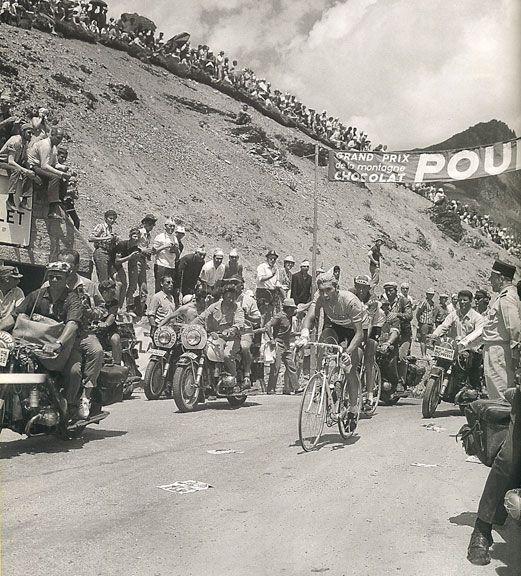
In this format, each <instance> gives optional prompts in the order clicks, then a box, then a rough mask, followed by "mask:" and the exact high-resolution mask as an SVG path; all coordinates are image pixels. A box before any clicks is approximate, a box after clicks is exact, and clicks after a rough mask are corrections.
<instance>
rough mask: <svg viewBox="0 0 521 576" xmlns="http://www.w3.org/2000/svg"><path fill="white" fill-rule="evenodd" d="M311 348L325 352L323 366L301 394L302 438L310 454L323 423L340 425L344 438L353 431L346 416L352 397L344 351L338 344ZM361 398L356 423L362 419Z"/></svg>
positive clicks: (300, 417) (300, 433)
mask: <svg viewBox="0 0 521 576" xmlns="http://www.w3.org/2000/svg"><path fill="white" fill-rule="evenodd" d="M309 345H310V346H314V347H316V348H318V349H322V350H323V351H324V352H323V354H322V358H321V360H320V366H319V367H318V369H317V371H316V372H315V374H313V376H312V377H311V378H310V379H309V382H308V383H307V385H306V387H305V389H304V392H303V394H302V402H301V404H300V413H299V425H298V431H299V439H300V444H301V446H302V448H303V449H304V450H305V451H306V452H310V451H311V450H313V449H314V448H316V446H317V444H318V441H319V440H320V436H321V435H322V431H323V429H324V424H326V425H327V426H328V427H332V426H334V425H335V424H337V425H338V431H339V432H340V435H341V436H342V438H344V439H347V438H350V437H351V436H352V435H353V433H354V432H351V431H350V430H349V424H348V421H347V413H348V407H349V395H348V386H347V378H346V375H345V372H344V368H343V367H342V361H341V356H342V354H343V353H344V351H345V350H344V348H342V346H338V345H337V344H323V343H319V342H310V343H309ZM361 401H362V396H361V392H359V395H358V402H357V403H358V407H357V411H356V422H357V423H358V418H359V416H360V407H361Z"/></svg>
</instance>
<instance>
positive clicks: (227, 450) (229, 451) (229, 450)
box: [206, 448, 244, 454]
mask: <svg viewBox="0 0 521 576" xmlns="http://www.w3.org/2000/svg"><path fill="white" fill-rule="evenodd" d="M206 452H207V453H208V454H244V451H243V450H234V449H233V448H218V449H217V450H207V451H206Z"/></svg>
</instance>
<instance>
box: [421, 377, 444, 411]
mask: <svg viewBox="0 0 521 576" xmlns="http://www.w3.org/2000/svg"><path fill="white" fill-rule="evenodd" d="M439 403H440V379H439V378H435V377H433V376H431V377H430V378H429V380H428V381H427V385H426V386H425V390H424V392H423V400H422V415H423V417H424V418H434V415H435V414H436V408H437V407H438V404H439Z"/></svg>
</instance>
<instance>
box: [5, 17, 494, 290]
mask: <svg viewBox="0 0 521 576" xmlns="http://www.w3.org/2000/svg"><path fill="white" fill-rule="evenodd" d="M0 60H4V62H7V63H9V64H11V65H13V66H14V67H16V69H17V70H18V75H17V76H15V75H8V74H6V73H5V72H4V73H3V75H1V76H0V81H3V82H4V83H7V84H8V85H10V86H11V87H12V88H13V92H14V94H19V95H21V97H22V98H24V100H23V101H22V102H21V103H20V106H19V108H20V109H23V108H25V107H27V106H30V105H37V106H41V105H45V106H47V107H49V108H50V109H51V110H53V112H54V115H55V116H56V118H57V119H58V120H59V123H60V125H62V126H64V127H66V128H67V130H68V131H69V132H70V134H71V138H72V140H71V142H70V143H69V148H70V156H69V157H70V159H71V161H72V162H73V163H75V164H76V165H77V167H78V168H79V170H80V173H81V183H80V191H81V199H80V200H79V201H78V202H77V207H78V211H79V213H80V215H81V218H82V226H83V231H84V234H85V233H86V231H88V230H90V229H91V228H92V227H93V226H94V225H95V224H96V223H97V222H99V221H100V218H101V217H102V216H101V215H102V213H103V211H104V210H106V209H108V208H116V210H117V211H118V212H119V214H120V216H119V221H118V225H119V231H120V232H121V233H122V234H123V235H125V234H126V232H127V230H128V228H129V227H130V225H132V224H134V223H136V222H138V221H139V220H140V219H141V217H142V216H143V214H144V213H146V212H154V213H156V214H157V215H160V216H161V219H160V222H159V225H158V229H159V231H162V229H163V226H162V223H163V218H164V216H166V215H170V214H172V215H174V216H175V217H177V218H179V219H180V220H182V221H183V222H184V223H185V224H186V225H187V226H188V229H189V234H188V236H187V249H186V250H187V251H190V250H192V249H193V248H195V247H196V246H197V245H198V244H201V243H204V244H205V245H206V246H207V248H208V250H209V251H210V250H212V249H213V248H214V247H215V246H220V247H222V248H223V249H224V250H228V249H230V248H231V247H232V246H233V247H236V248H237V249H239V250H240V251H241V253H242V260H243V263H244V264H245V269H246V271H247V272H246V274H247V275H250V278H251V275H252V271H253V270H254V267H255V266H256V265H257V264H258V263H259V262H260V261H261V260H262V259H263V253H264V252H265V251H266V249H267V248H275V249H276V250H277V251H278V252H279V253H280V254H281V256H282V255H285V254H286V253H291V254H293V256H294V257H295V258H296V259H297V260H300V259H303V258H310V257H311V252H310V247H311V242H312V228H311V224H312V206H313V204H312V190H313V163H312V162H311V161H310V160H307V159H302V158H299V157H297V156H295V155H293V154H291V153H289V152H287V153H286V152H285V144H284V145H283V144H282V141H284V142H286V143H287V142H291V141H293V140H294V139H300V140H303V139H304V140H305V137H304V136H303V135H302V134H301V133H299V132H297V131H294V130H292V129H289V128H285V127H283V126H280V125H279V124H276V123H275V122H273V121H272V120H269V119H267V118H266V117H263V116H261V115H260V114H258V113H256V112H253V113H252V116H253V123H254V127H255V129H256V130H257V129H260V131H261V134H262V131H265V133H266V136H267V138H269V139H270V140H271V145H272V146H276V147H278V148H279V149H280V151H281V153H282V154H283V155H284V154H286V156H285V161H286V167H282V166H276V165H273V164H268V163H266V162H265V161H263V160H262V159H261V158H259V157H258V156H255V155H252V154H250V153H249V151H250V148H252V147H253V146H254V144H252V143H245V142H244V141H242V140H241V139H240V137H239V136H237V135H234V134H233V133H232V130H233V129H235V128H236V126H235V125H234V124H233V122H232V121H231V118H232V114H233V113H235V112H236V111H237V110H238V109H239V104H238V103H237V102H236V101H234V100H233V99H231V98H229V97H227V96H225V95H223V94H222V93H220V92H217V91H216V90H213V89H212V88H209V87H207V86H204V85H199V84H197V83H195V82H193V81H189V80H181V79H179V78H177V77H175V76H173V75H171V74H169V73H167V72H165V71H163V70H161V69H159V68H155V67H151V66H149V65H146V64H143V63H141V62H140V61H138V60H135V59H132V58H130V57H129V56H128V55H127V54H124V53H121V52H117V51H115V50H111V49H108V48H105V47H103V46H96V45H90V44H84V43H81V42H79V41H66V40H62V39H57V38H54V37H51V36H49V35H45V34H42V33H40V32H37V31H31V32H28V31H24V30H18V29H15V28H10V27H6V26H2V27H1V28H0ZM117 84H128V85H129V86H130V87H131V88H132V89H133V90H134V91H135V93H136V95H137V99H136V100H135V101H126V100H123V99H122V98H121V97H120V96H118V95H117V94H116V92H117V89H113V88H111V87H110V86H109V85H117ZM325 89H327V88H326V87H325ZM197 102H200V103H202V104H204V105H206V106H207V108H204V107H202V108H201V106H199V105H197V104H196V103H197ZM201 110H202V111H201ZM253 137H254V138H256V137H257V136H255V134H254V135H253ZM310 142H311V141H310ZM319 182H320V215H319V225H320V232H319V238H320V251H321V254H320V257H319V264H321V265H323V266H324V267H329V266H332V265H334V264H337V263H338V264H339V265H340V266H341V267H342V269H343V270H344V272H343V274H344V278H345V282H346V283H347V277H348V276H349V277H352V276H353V275H354V274H356V273H361V272H366V252H367V247H368V244H369V243H370V242H371V241H372V240H373V239H374V238H376V237H377V236H378V235H380V234H384V235H386V236H387V237H388V239H389V242H388V243H389V247H388V248H387V249H385V250H384V255H385V257H386V262H385V263H384V268H383V277H384V279H395V280H397V281H401V280H411V281H412V282H413V285H414V287H413V292H414V293H415V294H416V295H420V294H421V292H422V291H423V289H425V288H427V286H430V285H434V286H435V287H436V288H437V289H439V290H455V289H457V288H458V287H462V286H470V287H472V288H475V287H477V286H478V285H484V284H486V277H487V272H488V268H489V266H490V265H491V261H492V258H493V257H494V256H495V255H496V254H498V253H500V250H499V249H498V247H497V246H495V245H493V244H491V243H488V242H484V243H483V244H484V245H483V247H482V248H481V249H480V250H479V251H478V250H476V249H473V248H471V247H470V246H468V245H467V244H465V242H470V241H471V238H470V239H469V238H466V239H464V240H463V241H462V242H461V243H460V244H459V245H458V244H456V243H455V242H454V241H452V240H450V239H449V238H446V237H444V236H443V235H442V233H441V232H440V231H439V230H438V229H437V228H436V227H435V225H434V224H433V223H432V222H431V221H430V220H429V218H428V216H427V215H426V214H425V213H424V210H425V209H426V208H427V207H428V202H427V201H426V200H425V199H423V198H421V197H419V196H417V195H414V194H412V193H411V192H409V191H407V190H405V189H404V188H402V187H396V186H392V185H386V186H385V187H384V186H371V187H370V189H368V188H361V187H357V186H355V185H350V184H340V183H335V184H332V183H328V182H327V180H326V169H325V168H320V172H319ZM469 235H470V236H471V237H472V235H474V232H473V231H471V230H469ZM503 256H504V254H503Z"/></svg>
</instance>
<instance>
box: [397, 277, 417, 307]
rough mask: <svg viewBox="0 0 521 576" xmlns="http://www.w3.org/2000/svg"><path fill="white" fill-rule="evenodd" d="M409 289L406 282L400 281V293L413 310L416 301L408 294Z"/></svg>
mask: <svg viewBox="0 0 521 576" xmlns="http://www.w3.org/2000/svg"><path fill="white" fill-rule="evenodd" d="M410 289H411V287H410V285H409V283H408V282H402V283H401V284H400V294H401V295H402V296H403V297H404V298H405V299H406V300H408V301H409V302H410V303H411V307H412V309H413V310H414V309H415V308H416V302H415V301H414V300H413V297H412V296H411V295H410V294H409V290H410Z"/></svg>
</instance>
